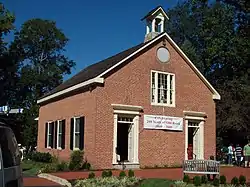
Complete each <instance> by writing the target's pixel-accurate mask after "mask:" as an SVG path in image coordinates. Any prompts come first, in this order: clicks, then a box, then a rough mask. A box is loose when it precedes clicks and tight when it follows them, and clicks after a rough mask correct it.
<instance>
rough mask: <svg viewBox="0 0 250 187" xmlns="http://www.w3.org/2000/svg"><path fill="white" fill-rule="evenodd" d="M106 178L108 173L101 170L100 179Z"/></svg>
mask: <svg viewBox="0 0 250 187" xmlns="http://www.w3.org/2000/svg"><path fill="white" fill-rule="evenodd" d="M105 177H108V171H106V170H103V171H102V178H105Z"/></svg>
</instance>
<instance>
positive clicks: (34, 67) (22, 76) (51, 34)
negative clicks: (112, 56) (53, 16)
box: [10, 19, 75, 145]
mask: <svg viewBox="0 0 250 187" xmlns="http://www.w3.org/2000/svg"><path fill="white" fill-rule="evenodd" d="M67 42H68V38H67V37H66V36H65V35H64V33H63V32H62V31H61V30H60V29H58V28H57V27H56V23H55V22H53V21H49V20H42V19H31V20H28V21H26V22H25V23H24V24H23V25H22V27H21V29H20V31H18V32H16V33H15V39H14V41H13V42H12V43H11V45H10V53H11V55H12V56H14V57H15V58H16V59H17V60H18V62H19V65H20V68H19V71H18V73H19V81H18V83H17V85H18V92H17V93H18V94H17V95H16V98H18V99H17V101H16V104H17V105H18V106H22V107H23V108H25V110H24V115H23V116H22V119H23V122H24V127H23V131H24V132H23V133H24V140H25V142H24V143H25V144H26V145H35V143H36V134H37V124H36V123H37V122H36V121H34V119H35V118H36V117H38V109H39V107H38V106H37V104H36V102H37V99H38V98H40V97H41V96H43V95H44V94H45V93H47V92H49V91H51V90H52V89H53V88H55V87H56V86H58V85H59V84H61V83H62V81H63V76H64V75H65V74H70V73H71V68H72V67H73V66H74V65H75V62H74V61H72V60H69V59H68V58H67V57H66V56H65V55H64V54H63V52H64V51H65V46H66V44H67ZM30 134H33V135H34V136H30Z"/></svg>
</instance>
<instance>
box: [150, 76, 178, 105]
mask: <svg viewBox="0 0 250 187" xmlns="http://www.w3.org/2000/svg"><path fill="white" fill-rule="evenodd" d="M151 104H153V105H154V104H155V105H165V106H175V75H174V74H172V73H166V72H158V71H152V72H151Z"/></svg>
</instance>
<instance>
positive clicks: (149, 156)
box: [38, 43, 216, 168]
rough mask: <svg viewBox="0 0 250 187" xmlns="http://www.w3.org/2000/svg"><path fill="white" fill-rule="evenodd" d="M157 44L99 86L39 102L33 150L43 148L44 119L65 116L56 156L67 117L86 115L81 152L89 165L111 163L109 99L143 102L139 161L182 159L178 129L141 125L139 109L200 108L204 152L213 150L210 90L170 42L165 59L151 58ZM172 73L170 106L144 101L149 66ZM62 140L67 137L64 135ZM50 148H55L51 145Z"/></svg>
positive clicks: (175, 111) (172, 112)
mask: <svg viewBox="0 0 250 187" xmlns="http://www.w3.org/2000/svg"><path fill="white" fill-rule="evenodd" d="M160 45H161V44H157V45H156V46H155V47H153V48H151V49H150V50H149V51H147V52H145V53H144V54H142V55H140V56H139V57H137V58H135V59H133V60H132V61H131V62H129V63H128V64H127V65H126V66H124V67H122V68H120V69H119V70H118V71H117V72H115V73H113V74H111V75H109V76H108V77H107V78H105V84H104V87H97V88H96V89H95V90H93V91H92V93H90V92H85V93H82V94H78V95H75V96H72V97H68V98H65V99H63V100H60V101H57V102H54V103H50V104H47V105H45V106H42V107H41V108H40V113H39V133H38V134H39V135H38V150H39V151H47V150H46V149H45V148H44V129H45V128H44V127H45V125H44V124H45V122H46V121H47V120H56V119H59V118H66V124H67V127H66V129H67V130H66V149H65V150H64V151H61V152H60V153H59V154H60V157H61V158H63V159H67V158H68V156H69V152H70V151H69V128H70V127H69V122H70V118H71V117H72V116H74V115H81V114H82V115H84V116H85V117H86V118H85V119H86V129H85V145H86V146H85V152H86V156H87V158H88V160H89V162H90V163H91V164H92V165H93V166H94V167H95V168H111V167H112V152H113V144H112V143H113V121H114V120H113V109H112V107H111V104H112V103H113V104H128V105H138V106H142V107H143V113H142V114H141V117H140V129H139V131H140V134H139V162H140V165H141V166H150V165H172V164H181V162H182V160H183V159H184V146H185V142H184V141H185V136H184V131H183V132H170V131H168V132H166V131H160V130H145V129H143V114H149V115H167V116H178V117H183V111H184V110H187V111H198V112H205V113H206V114H207V116H208V118H207V119H206V122H205V125H204V132H205V138H204V144H205V145H204V147H205V152H204V156H205V158H208V157H209V156H210V155H212V154H214V153H215V141H216V140H215V139H216V138H215V137H216V134H215V129H216V127H215V103H214V101H213V99H212V93H211V92H210V91H209V90H208V88H207V87H206V86H205V85H204V84H203V82H202V81H201V80H200V78H199V77H198V76H197V75H196V74H195V73H194V72H193V71H192V69H191V68H190V67H189V66H188V65H187V63H186V62H185V61H184V60H183V59H182V58H181V57H180V56H179V54H178V53H177V52H176V51H175V50H174V49H173V47H172V46H170V44H168V43H167V47H168V49H169V51H170V54H171V60H170V63H168V64H162V63H159V62H158V60H157V58H156V49H157V48H158V47H159V46H160ZM151 70H158V71H166V72H170V73H175V75H176V76H175V84H176V107H161V106H152V105H151V103H150V81H151V80H150V71H151ZM67 140H68V141H67ZM52 152H55V151H52Z"/></svg>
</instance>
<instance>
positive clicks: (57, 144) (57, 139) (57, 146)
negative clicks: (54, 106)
mask: <svg viewBox="0 0 250 187" xmlns="http://www.w3.org/2000/svg"><path fill="white" fill-rule="evenodd" d="M60 122H61V128H62V122H63V120H57V135H56V137H57V138H56V141H57V142H56V149H59V150H62V147H59V135H61V138H62V136H63V133H62V132H61V133H59V128H60ZM61 143H62V140H61ZM61 146H62V145H61Z"/></svg>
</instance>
